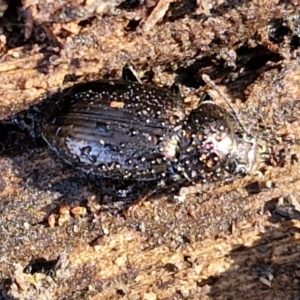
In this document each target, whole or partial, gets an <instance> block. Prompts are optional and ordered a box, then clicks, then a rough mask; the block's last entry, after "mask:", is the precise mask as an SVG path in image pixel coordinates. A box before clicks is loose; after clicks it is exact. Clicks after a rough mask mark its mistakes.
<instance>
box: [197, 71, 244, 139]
mask: <svg viewBox="0 0 300 300" xmlns="http://www.w3.org/2000/svg"><path fill="white" fill-rule="evenodd" d="M202 79H203V81H204V82H205V83H206V84H207V85H208V86H209V87H210V88H212V89H214V90H215V91H216V92H217V93H218V94H219V96H221V97H222V98H223V100H224V101H225V102H226V104H227V105H228V106H229V107H230V109H231V110H232V112H233V116H234V117H235V119H236V120H237V122H238V124H239V125H240V127H241V128H242V130H244V131H245V132H246V133H247V134H248V135H250V134H249V132H248V131H247V130H246V129H245V127H244V126H243V124H242V123H241V122H240V120H239V118H238V115H237V113H236V111H235V109H234V108H233V106H232V105H231V103H230V99H229V97H228V96H227V95H226V94H225V93H224V92H222V91H221V89H220V88H219V87H218V86H217V85H216V84H215V83H214V82H213V81H212V80H211V79H210V77H209V76H208V75H206V74H203V75H202Z"/></svg>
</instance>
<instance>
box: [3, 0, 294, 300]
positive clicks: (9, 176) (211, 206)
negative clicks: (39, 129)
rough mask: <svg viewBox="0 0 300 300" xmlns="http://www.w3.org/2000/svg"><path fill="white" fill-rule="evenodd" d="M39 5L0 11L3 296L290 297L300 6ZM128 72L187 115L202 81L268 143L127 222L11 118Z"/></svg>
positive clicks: (132, 211)
mask: <svg viewBox="0 0 300 300" xmlns="http://www.w3.org/2000/svg"><path fill="white" fill-rule="evenodd" d="M157 2H159V3H157ZM47 3H48V4H47V5H46V4H45V3H44V2H43V1H25V0H24V1H17V0H15V1H7V2H5V1H1V2H0V15H1V16H2V17H1V22H0V24H1V27H0V53H1V59H0V82H1V86H0V119H1V124H0V136H1V139H0V153H1V154H0V174H1V177H2V180H1V181H0V211H1V214H0V237H1V241H2V242H1V243H0V253H1V264H0V275H1V276H0V299H71V298H72V299H145V300H152V299H153V300H155V299H272V300H273V299H298V298H299V278H300V265H299V261H300V254H299V253H300V252H299V241H300V235H299V230H300V204H299V200H298V199H299V195H300V184H299V182H300V181H299V179H300V171H299V155H300V146H299V145H300V143H299V141H300V127H299V110H298V108H299V105H300V102H299V99H300V89H299V84H298V82H299V77H300V65H299V49H300V47H299V46H300V21H299V20H300V19H299V9H298V6H299V1H296V0H294V1H263V0H261V1H188V0H182V1H169V0H165V1H163V0H160V1H154V0H152V1H151V0H148V1H147V0H145V1H129V0H127V1H126V2H124V1H104V0H103V1H101V0H98V1H67V0H66V1H62V0H61V1H53V2H51V3H50V2H47ZM128 63H130V64H131V65H132V66H133V67H134V69H135V70H136V71H137V73H138V75H139V76H140V77H141V78H147V79H149V80H151V81H152V83H153V84H156V85H158V86H162V87H165V88H171V87H173V86H174V83H176V85H178V86H179V88H180V91H181V92H182V93H183V95H184V96H185V98H186V106H187V109H190V108H191V107H193V106H195V105H196V104H197V101H198V99H199V97H200V96H201V94H202V93H203V92H204V91H206V90H208V88H207V87H206V86H205V83H204V82H203V80H202V75H203V74H208V75H209V76H210V77H211V79H212V80H214V82H215V83H216V84H217V85H218V86H219V87H220V88H221V89H222V90H224V91H225V92H226V93H227V94H228V96H229V97H230V98H231V99H232V105H233V106H234V109H235V110H236V111H237V115H238V117H239V120H240V122H241V123H242V124H243V125H244V126H245V127H246V128H247V129H248V130H250V131H251V133H252V134H253V135H256V136H257V138H258V140H259V142H260V144H261V149H262V150H261V151H260V152H261V154H260V156H259V158H258V159H257V164H256V166H255V170H253V173H252V174H250V175H248V176H246V177H245V178H235V179H234V180H233V181H232V182H229V183H225V182H221V183H217V184H209V185H207V186H206V185H205V186H203V185H200V184H198V185H196V186H190V187H185V188H182V189H181V190H180V192H179V193H176V194H175V193H173V192H172V191H171V190H169V191H167V193H164V194H158V195H156V196H149V194H147V193H146V194H145V193H144V190H143V189H140V190H139V189H138V190H137V191H135V193H136V200H137V201H133V202H131V203H130V205H129V207H128V205H127V204H128V203H126V208H127V210H126V211H124V210H123V209H122V205H121V204H120V203H118V202H116V203H111V202H110V194H109V193H110V192H109V191H111V190H112V191H114V189H115V187H114V185H113V183H112V182H110V181H105V180H103V179H101V178H93V179H92V178H88V177H86V176H83V175H82V174H80V173H78V172H77V171H75V170H73V169H72V168H70V167H68V166H66V165H65V164H64V163H63V162H61V161H60V159H59V158H57V157H56V156H55V154H53V153H52V151H51V150H50V149H48V148H47V146H46V145H44V144H43V143H39V142H38V143H35V141H33V140H32V138H30V136H29V135H28V134H26V133H25V132H22V131H20V130H19V129H18V128H17V127H16V126H14V125H12V124H11V123H10V118H11V117H12V115H13V114H15V113H19V112H21V111H23V110H26V109H27V108H28V107H29V106H30V105H33V104H35V103H38V102H39V101H41V100H42V99H43V98H44V97H45V96H46V95H48V94H51V93H54V92H56V91H58V90H59V89H61V88H64V87H66V86H69V85H72V84H74V81H85V80H88V79H89V78H95V77H97V78H108V77H109V78H120V77H121V76H122V70H123V68H124V66H125V65H126V64H128ZM211 92H213V91H211ZM217 101H222V100H221V99H218V100H217ZM97 185H98V186H99V185H106V187H107V191H108V192H107V194H103V192H99V189H97Z"/></svg>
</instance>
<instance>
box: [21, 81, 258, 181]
mask: <svg viewBox="0 0 300 300" xmlns="http://www.w3.org/2000/svg"><path fill="white" fill-rule="evenodd" d="M29 114H31V116H32V117H33V118H34V119H35V122H34V123H35V125H34V131H37V132H38V133H39V134H40V135H41V136H42V137H43V139H44V140H45V141H46V142H47V144H48V145H49V146H50V147H51V148H52V149H53V150H54V151H55V152H56V153H57V154H58V155H59V156H60V157H61V158H62V159H63V160H64V161H66V162H67V163H68V164H70V165H72V166H73V167H75V168H78V169H81V170H83V171H85V172H87V173H91V174H94V175H99V176H102V177H108V178H116V179H134V180H139V181H151V180H157V181H161V182H162V181H163V182H167V181H177V180H181V179H184V180H188V181H192V182H197V181H204V182H205V181H208V180H215V179H219V178H222V176H223V175H224V173H234V174H246V173H248V172H250V170H251V168H252V165H253V163H254V160H255V154H256V142H255V139H251V140H247V139H245V138H244V137H243V136H238V135H237V134H236V128H237V124H236V120H235V119H234V117H233V116H232V115H231V114H230V113H229V112H228V111H227V110H226V109H224V108H222V107H221V106H219V105H217V104H215V103H214V102H213V101H202V102H200V104H199V106H198V107H197V108H196V109H194V110H192V111H191V112H190V114H188V115H186V114H185V113H184V103H183V99H182V98H181V97H180V96H178V95H174V94H173V93H171V92H170V91H168V90H165V89H161V88H157V87H149V86H144V85H141V84H139V83H135V82H125V81H116V80H96V81H90V82H85V83H79V84H75V85H74V86H72V87H70V88H67V89H65V90H63V91H61V92H58V93H56V94H54V95H52V96H50V97H49V98H47V99H46V100H45V101H44V103H43V104H42V105H40V106H39V107H36V108H34V109H31V112H29ZM18 123H19V124H21V123H22V122H20V120H18Z"/></svg>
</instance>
